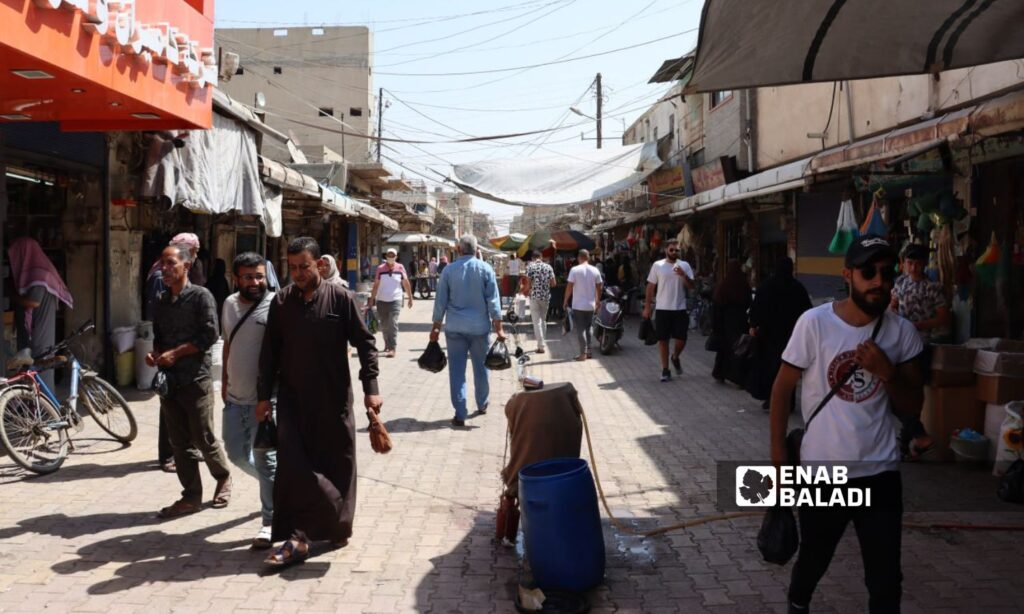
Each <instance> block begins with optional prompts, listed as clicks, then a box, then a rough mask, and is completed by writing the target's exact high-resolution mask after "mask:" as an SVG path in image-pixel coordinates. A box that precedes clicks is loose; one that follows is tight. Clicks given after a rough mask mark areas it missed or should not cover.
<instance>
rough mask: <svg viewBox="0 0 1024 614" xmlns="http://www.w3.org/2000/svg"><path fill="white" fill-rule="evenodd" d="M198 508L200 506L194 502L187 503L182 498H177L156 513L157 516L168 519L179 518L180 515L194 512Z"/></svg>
mask: <svg viewBox="0 0 1024 614" xmlns="http://www.w3.org/2000/svg"><path fill="white" fill-rule="evenodd" d="M199 510H200V507H199V506H198V505H196V504H195V503H189V502H188V501H186V500H184V499H178V500H177V501H175V502H174V503H172V504H171V505H168V506H167V507H165V508H162V509H161V510H160V511H159V512H157V513H156V515H157V516H158V517H159V518H164V519H170V518H179V517H181V516H188V515H189V514H195V513H196V512H198V511H199Z"/></svg>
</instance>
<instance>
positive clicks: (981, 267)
mask: <svg viewBox="0 0 1024 614" xmlns="http://www.w3.org/2000/svg"><path fill="white" fill-rule="evenodd" d="M1001 255H1002V254H1001V251H1000V250H999V242H998V241H996V233H995V232H993V233H992V239H991V240H990V241H989V243H988V248H987V249H985V252H984V253H983V254H982V255H981V257H980V258H978V259H977V260H976V261H975V262H974V273H975V274H976V275H977V276H978V281H980V282H981V283H982V284H985V285H986V286H994V285H995V283H996V279H997V276H998V274H999V259H1000V257H1001Z"/></svg>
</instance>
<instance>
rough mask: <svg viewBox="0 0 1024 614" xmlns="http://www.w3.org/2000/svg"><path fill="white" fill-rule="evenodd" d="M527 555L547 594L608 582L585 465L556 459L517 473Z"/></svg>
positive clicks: (594, 498) (597, 515)
mask: <svg viewBox="0 0 1024 614" xmlns="http://www.w3.org/2000/svg"><path fill="white" fill-rule="evenodd" d="M519 500H520V507H521V508H522V521H523V534H524V536H525V537H526V556H527V558H528V559H529V561H530V568H531V570H532V572H533V577H534V579H535V580H536V582H537V584H538V585H539V586H540V587H541V588H542V589H544V590H549V589H561V590H569V591H577V592H581V591H585V590H587V589H589V588H591V587H593V586H596V585H598V584H600V583H601V581H602V579H603V578H604V534H603V533H602V531H601V515H600V513H599V512H598V509H597V491H596V490H595V488H594V478H593V477H592V476H591V474H590V467H589V466H588V465H587V461H585V460H583V459H581V458H557V459H554V460H547V461H542V462H539V463H534V464H532V465H527V466H526V467H523V468H522V469H521V470H520V471H519Z"/></svg>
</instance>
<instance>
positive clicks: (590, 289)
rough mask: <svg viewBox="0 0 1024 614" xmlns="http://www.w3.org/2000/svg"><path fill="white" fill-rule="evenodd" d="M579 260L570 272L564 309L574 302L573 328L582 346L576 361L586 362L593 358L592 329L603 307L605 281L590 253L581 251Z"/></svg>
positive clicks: (563, 304) (563, 303)
mask: <svg viewBox="0 0 1024 614" xmlns="http://www.w3.org/2000/svg"><path fill="white" fill-rule="evenodd" d="M578 259H579V262H580V263H579V264H577V265H576V266H574V267H572V269H570V270H569V280H568V281H569V283H568V284H567V285H566V287H565V299H563V301H562V308H563V309H567V308H568V307H569V302H570V300H571V301H572V313H571V317H572V327H573V328H574V329H576V339H577V341H578V342H579V344H580V354H579V356H577V357H576V360H586V359H588V358H592V357H593V356H592V354H591V353H590V335H591V332H590V329H591V327H592V326H593V324H594V313H595V312H596V311H597V308H598V306H600V305H601V292H602V290H603V288H604V281H603V280H602V279H601V273H600V271H598V270H597V267H595V266H594V265H592V264H590V252H589V251H587V250H585V249H581V250H580V253H579V256H578Z"/></svg>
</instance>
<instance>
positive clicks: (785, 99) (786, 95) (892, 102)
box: [755, 61, 1024, 168]
mask: <svg viewBox="0 0 1024 614" xmlns="http://www.w3.org/2000/svg"><path fill="white" fill-rule="evenodd" d="M1022 83H1024V62H1022V61H1017V62H1000V63H997V64H989V65H985V66H977V67H974V68H971V69H958V70H952V71H948V72H944V73H941V74H940V75H939V79H938V81H936V80H934V79H933V78H932V77H931V76H930V75H915V76H910V77H890V78H885V79H868V80H862V81H853V82H851V83H850V86H851V89H850V97H851V99H852V102H853V105H852V106H853V138H854V139H858V138H864V137H866V136H870V135H874V134H877V133H880V132H885V131H888V130H890V129H892V128H894V127H897V126H900V125H902V124H907V123H913V122H915V121H920V120H922V119H925V118H926V117H925V115H926V114H928V113H931V112H938V113H940V114H941V113H942V112H944V111H946V110H948V109H952V108H956V107H960V106H963V105H965V104H967V103H969V102H970V101H972V100H974V99H978V98H982V97H985V96H988V95H991V94H993V93H996V92H1001V91H1004V90H1006V89H1009V88H1013V87H1016V86H1019V85H1021V84H1022ZM844 86H845V84H844ZM832 90H833V86H832V83H813V84H807V85H790V86H785V87H767V88H760V89H758V90H757V110H756V113H755V116H756V118H757V124H756V126H757V145H758V147H757V153H756V158H757V166H758V168H768V167H772V166H777V165H779V164H782V163H784V162H789V161H792V160H796V159H798V158H802V157H805V156H808V155H811V154H813V153H815V152H817V151H820V150H821V149H822V142H821V140H820V139H817V138H814V139H812V138H808V137H807V134H808V133H820V132H824V131H825V126H826V123H828V115H829V107H830V105H832ZM849 118H850V106H849V105H848V104H847V97H846V91H845V89H843V90H841V89H840V88H839V87H836V88H835V103H834V107H833V113H832V121H831V123H830V124H829V127H828V138H826V140H825V147H834V146H836V145H840V144H844V143H847V142H848V141H849V140H850V129H849V126H850V123H849Z"/></svg>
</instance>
